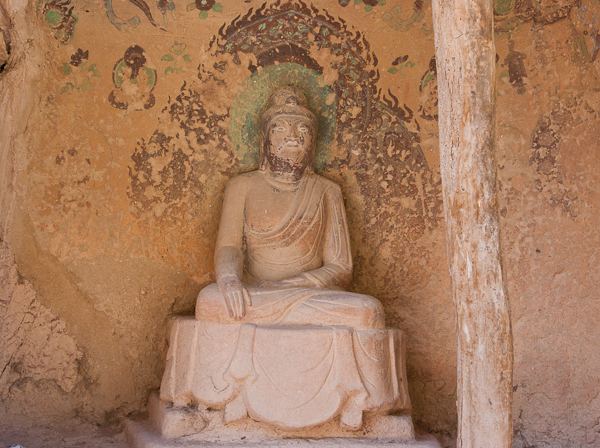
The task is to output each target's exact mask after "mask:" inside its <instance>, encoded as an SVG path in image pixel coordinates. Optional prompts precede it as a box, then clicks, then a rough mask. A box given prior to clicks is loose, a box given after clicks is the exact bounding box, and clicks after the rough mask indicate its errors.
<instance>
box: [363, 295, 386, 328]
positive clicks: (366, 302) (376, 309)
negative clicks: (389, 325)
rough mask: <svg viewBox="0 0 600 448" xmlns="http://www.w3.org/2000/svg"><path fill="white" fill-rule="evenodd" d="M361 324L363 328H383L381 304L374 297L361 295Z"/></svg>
mask: <svg viewBox="0 0 600 448" xmlns="http://www.w3.org/2000/svg"><path fill="white" fill-rule="evenodd" d="M361 326H362V327H363V328H364V329H381V328H385V312H384V310H383V305H382V304H381V302H380V301H379V300H377V299H376V298H375V297H371V296H363V297H362V313H361Z"/></svg>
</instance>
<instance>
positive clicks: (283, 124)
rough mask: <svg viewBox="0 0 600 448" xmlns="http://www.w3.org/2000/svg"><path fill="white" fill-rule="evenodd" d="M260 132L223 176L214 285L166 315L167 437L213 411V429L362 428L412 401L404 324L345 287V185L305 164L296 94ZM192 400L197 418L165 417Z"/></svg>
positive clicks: (312, 121) (305, 129) (307, 126)
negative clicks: (187, 307) (243, 160)
mask: <svg viewBox="0 0 600 448" xmlns="http://www.w3.org/2000/svg"><path fill="white" fill-rule="evenodd" d="M260 136H261V145H260V166H259V169H258V170H256V171H252V172H249V173H245V174H240V175H237V176H235V177H233V178H231V179H230V180H229V182H228V183H227V187H226V190H225V195H224V199H223V207H222V214H221V221H220V224H219V231H218V236H217V242H216V249H215V271H216V283H213V284H210V285H208V286H206V287H205V288H203V289H202V290H201V291H200V293H199V295H198V299H197V302H196V311H195V317H177V318H175V319H174V321H173V327H172V331H171V337H170V342H169V352H168V354H167V365H166V368H165V373H164V375H163V379H162V383H161V389H160V396H159V397H158V398H155V400H159V401H160V403H162V406H163V407H162V408H160V409H163V411H161V412H162V413H161V412H158V413H156V412H155V414H156V415H160V416H162V417H157V418H156V419H155V420H156V421H158V423H157V424H156V426H159V429H160V431H161V432H162V434H163V435H165V436H169V435H170V437H176V436H181V435H186V434H189V433H192V432H194V431H200V430H205V431H207V430H206V428H205V426H207V427H210V428H214V427H215V424H214V421H215V418H216V417H215V415H216V414H215V412H216V413H217V414H218V415H219V417H218V418H217V420H219V421H220V422H221V424H222V425H224V426H223V427H226V426H228V425H235V424H236V422H238V423H239V422H240V421H245V422H246V423H244V425H245V426H244V428H246V429H247V428H248V427H249V426H248V425H250V424H258V425H259V426H260V425H263V426H264V427H265V428H267V429H268V428H276V429H277V430H278V431H281V430H284V431H304V432H303V433H302V434H303V435H306V436H310V437H320V436H319V434H321V433H319V429H318V428H319V427H320V425H321V426H322V425H324V424H334V425H337V426H338V427H339V428H340V431H341V432H339V434H341V435H348V434H354V433H356V434H363V435H364V432H361V433H358V432H357V430H359V429H361V428H363V413H365V412H366V413H368V414H369V415H376V416H377V415H386V414H388V413H390V412H392V411H401V410H407V409H409V408H410V401H409V398H408V392H407V384H406V371H405V365H404V340H403V337H402V332H401V331H400V330H397V329H390V328H385V321H384V312H383V307H382V305H381V303H380V302H379V301H378V300H377V299H375V298H373V297H370V296H367V295H363V294H357V293H353V292H349V291H348V290H347V289H348V287H349V285H350V282H351V279H352V256H351V251H350V238H349V234H348V227H347V224H346V213H345V210H344V201H343V197H342V192H341V188H340V187H339V186H338V185H337V184H335V183H333V182H332V181H330V180H327V179H325V178H324V177H322V176H319V175H317V174H316V173H315V172H314V169H313V160H314V152H315V146H316V139H317V119H316V117H315V115H314V114H313V113H312V112H311V111H310V110H309V109H308V105H307V101H306V97H305V96H304V94H303V92H302V91H301V90H299V89H298V88H296V87H291V86H285V87H282V88H279V89H278V90H276V91H275V92H274V93H273V94H272V95H271V96H270V98H269V100H268V103H267V107H266V110H265V112H264V113H263V114H262V116H261V117H260ZM157 403H158V402H157ZM160 403H159V404H160ZM165 403H166V404H168V406H167V405H166V404H165ZM157 406H158V405H157ZM165 406H167V407H165ZM190 407H191V408H193V409H195V410H196V411H194V412H195V414H194V415H201V418H200V417H198V418H196V420H194V423H193V424H191V423H190V424H189V425H187V426H185V425H183V426H182V424H181V421H179V420H178V421H179V423H173V422H174V421H175V420H177V418H180V420H181V419H186V418H188V417H189V415H192V413H190V411H189V409H190ZM155 408H156V406H155ZM156 409H158V408H156ZM178 409H179V410H182V409H187V410H186V411H185V412H183V411H181V412H180V414H177V412H179V411H177V410H178ZM167 410H168V412H167ZM151 414H152V412H151ZM169 415H171V416H173V415H179V416H180V417H177V418H175V417H173V418H171V419H169V418H170V417H168V416H169ZM165 416H166V417H165ZM408 418H409V419H410V417H408ZM371 420H372V419H371ZM373 421H376V419H375V420H373ZM202 422H204V423H205V424H206V425H204V424H203V423H202ZM209 422H213V423H210V424H209ZM251 422H253V423H251ZM190 425H191V426H190ZM211 425H213V426H211ZM386 425H387V426H386ZM217 426H219V425H217ZM383 426H384V427H386V428H387V427H390V426H389V422H388V423H386V424H385V425H383ZM182 427H185V428H187V429H185V430H182V429H181V428H182ZM371 427H374V426H373V424H371ZM410 427H411V428H412V423H411V425H410ZM229 428H231V426H229ZM311 428H312V429H311ZM315 428H316V429H315ZM306 431H308V432H306ZM311 431H312V432H311ZM334 433H335V431H334V432H333V433H332V432H331V430H328V432H327V434H334ZM336 434H337V433H336ZM339 434H338V435H339Z"/></svg>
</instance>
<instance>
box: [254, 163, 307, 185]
mask: <svg viewBox="0 0 600 448" xmlns="http://www.w3.org/2000/svg"><path fill="white" fill-rule="evenodd" d="M263 174H264V176H265V179H267V181H268V182H269V183H270V184H272V185H274V186H276V187H278V188H281V189H283V190H290V189H295V188H297V187H298V185H300V182H302V179H304V177H306V175H307V174H308V171H307V170H304V171H303V172H302V174H301V175H300V176H299V177H297V176H293V175H290V174H288V173H286V174H283V173H278V172H276V171H271V170H270V169H268V168H267V169H266V170H265V171H263Z"/></svg>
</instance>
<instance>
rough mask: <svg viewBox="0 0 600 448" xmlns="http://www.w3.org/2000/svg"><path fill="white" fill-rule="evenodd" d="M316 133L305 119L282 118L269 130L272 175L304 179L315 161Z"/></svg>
mask: <svg viewBox="0 0 600 448" xmlns="http://www.w3.org/2000/svg"><path fill="white" fill-rule="evenodd" d="M315 131H316V130H315V129H314V127H313V125H312V123H311V121H310V120H309V119H308V118H306V117H302V116H295V115H279V116H277V117H275V118H274V119H273V120H272V121H271V123H270V124H269V127H268V129H267V134H268V135H267V139H268V145H267V148H266V149H267V154H266V156H267V161H268V163H269V168H270V169H271V171H272V172H275V173H277V174H280V175H285V176H290V177H294V178H300V177H302V174H303V173H304V170H305V169H306V168H307V167H308V165H309V164H310V162H311V161H312V158H313V153H314V147H315V137H316V135H315V134H316V132H315Z"/></svg>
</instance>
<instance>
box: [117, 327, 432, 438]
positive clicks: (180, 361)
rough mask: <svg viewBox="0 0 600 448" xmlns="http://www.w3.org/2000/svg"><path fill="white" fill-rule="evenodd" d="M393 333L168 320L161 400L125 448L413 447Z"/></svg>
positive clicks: (401, 360) (399, 346) (401, 353)
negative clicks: (217, 447) (147, 420)
mask: <svg viewBox="0 0 600 448" xmlns="http://www.w3.org/2000/svg"><path fill="white" fill-rule="evenodd" d="M406 386H407V382H406V369H405V343H404V336H403V334H402V332H401V331H399V330H397V329H391V328H387V329H375V330H355V329H352V328H349V327H322V326H314V327H313V326H299V327H294V326H274V325H254V324H214V323H206V322H202V321H199V320H197V319H194V318H186V317H177V318H174V319H173V327H172V331H171V339H170V345H169V352H168V354H167V365H166V368H165V373H164V375H163V381H162V384H161V390H160V393H158V392H154V393H153V394H152V395H151V396H150V399H149V402H148V410H149V414H150V418H149V422H148V423H143V424H141V423H136V422H129V423H128V427H127V434H128V439H129V442H130V444H131V446H132V447H133V448H159V447H160V448H179V447H181V448H184V447H190V448H191V447H204V446H237V445H243V446H273V447H277V446H282V447H283V446H288V445H294V446H313V445H315V446H324V447H329V446H332V447H333V446H357V447H358V446H360V447H366V446H384V445H385V446H389V444H390V443H394V446H422V447H438V445H437V442H435V441H434V440H425V441H419V442H417V441H416V440H415V433H414V428H413V424H412V419H411V417H410V400H409V397H408V390H407V387H406Z"/></svg>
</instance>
